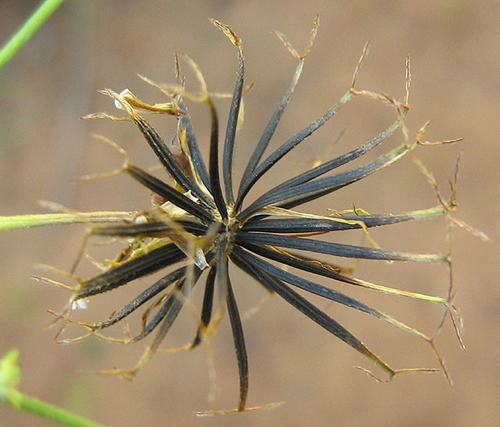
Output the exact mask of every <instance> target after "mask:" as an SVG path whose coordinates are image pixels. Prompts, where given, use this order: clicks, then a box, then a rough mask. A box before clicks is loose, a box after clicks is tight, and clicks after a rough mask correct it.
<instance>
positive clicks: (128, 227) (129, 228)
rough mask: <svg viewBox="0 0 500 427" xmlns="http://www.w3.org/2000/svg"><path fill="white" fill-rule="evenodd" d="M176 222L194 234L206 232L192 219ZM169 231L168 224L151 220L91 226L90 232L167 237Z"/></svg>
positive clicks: (204, 227) (100, 234) (204, 228)
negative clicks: (141, 222)
mask: <svg viewBox="0 0 500 427" xmlns="http://www.w3.org/2000/svg"><path fill="white" fill-rule="evenodd" d="M176 223H177V224H179V225H180V226H181V227H182V228H184V230H186V231H188V232H190V233H192V234H194V235H195V236H201V235H203V234H205V233H206V232H207V227H206V226H205V225H203V224H199V223H196V222H192V221H176ZM169 231H172V227H171V225H170V224H167V223H165V222H162V221H153V222H147V223H145V224H135V223H130V224H121V225H103V226H92V228H91V230H90V234H92V235H97V236H113V237H141V236H144V237H167V236H168V233H169Z"/></svg>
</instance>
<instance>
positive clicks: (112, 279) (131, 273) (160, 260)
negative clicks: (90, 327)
mask: <svg viewBox="0 0 500 427" xmlns="http://www.w3.org/2000/svg"><path fill="white" fill-rule="evenodd" d="M185 258H186V255H185V254H184V253H183V252H182V251H181V250H180V249H179V248H178V247H177V246H176V245H175V244H174V243H169V244H166V245H164V246H161V247H159V248H156V249H153V250H151V251H149V252H148V253H147V254H144V255H142V256H141V257H138V258H133V259H131V260H130V261H127V262H125V263H123V264H120V265H119V266H118V267H114V268H111V269H110V270H108V271H105V272H104V273H102V274H99V275H98V276H96V277H93V278H92V279H89V280H85V281H83V282H82V283H81V284H80V289H79V291H78V292H77V299H80V298H86V297H89V296H92V295H96V294H100V293H103V292H107V291H110V290H112V289H115V288H117V287H119V286H121V285H124V284H126V283H128V282H131V281H133V280H135V279H138V278H139V277H143V276H147V275H148V274H151V273H154V272H155V271H158V270H160V269H162V268H165V267H167V266H169V265H172V264H175V263H177V262H179V261H182V260H183V259H185Z"/></svg>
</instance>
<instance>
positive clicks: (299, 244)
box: [235, 232, 442, 262]
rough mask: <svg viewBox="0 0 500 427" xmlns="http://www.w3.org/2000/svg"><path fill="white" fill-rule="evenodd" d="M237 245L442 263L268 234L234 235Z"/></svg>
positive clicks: (427, 257) (438, 258)
mask: <svg viewBox="0 0 500 427" xmlns="http://www.w3.org/2000/svg"><path fill="white" fill-rule="evenodd" d="M235 241H236V242H237V243H240V242H241V243H242V244H243V243H254V244H257V245H268V246H277V247H282V248H290V249H297V250H304V251H310V252H316V253H321V254H324V255H333V256H338V257H343V258H362V259H378V260H386V261H412V260H413V261H415V260H416V258H418V260H420V261H431V262H437V261H442V257H441V256H436V255H434V254H409V253H404V252H395V251H390V250H385V249H379V248H369V247H366V246H355V245H345V244H342V243H332V242H324V241H321V240H314V239H306V238H303V237H294V236H284V235H276V234H269V233H242V232H238V233H237V234H236V238H235Z"/></svg>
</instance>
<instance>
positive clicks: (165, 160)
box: [133, 116, 212, 207]
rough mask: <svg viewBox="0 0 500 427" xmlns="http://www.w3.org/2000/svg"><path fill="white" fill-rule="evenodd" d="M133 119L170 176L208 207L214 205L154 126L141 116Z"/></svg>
mask: <svg viewBox="0 0 500 427" xmlns="http://www.w3.org/2000/svg"><path fill="white" fill-rule="evenodd" d="M133 120H134V123H135V124H136V125H137V127H138V128H139V129H140V131H141V132H142V134H143V135H144V137H145V138H146V140H147V141H148V143H149V146H150V147H151V148H152V150H153V151H154V152H155V154H156V157H158V159H159V160H160V162H161V163H162V165H163V166H164V167H165V169H166V170H167V172H168V173H169V174H170V176H172V178H173V179H175V181H176V182H177V183H178V184H179V185H180V186H181V187H182V188H183V189H184V191H191V192H192V193H193V194H194V195H195V196H196V197H197V198H199V199H200V201H202V202H203V203H204V204H205V205H206V206H207V207H210V206H212V204H211V202H210V201H209V200H208V199H207V196H206V195H205V194H204V193H203V191H201V189H200V187H198V185H196V183H195V182H194V181H193V180H192V179H191V177H190V176H189V175H188V174H187V172H186V171H185V170H184V168H183V167H182V165H181V164H180V163H179V161H178V160H177V159H176V158H175V156H174V155H173V153H172V152H171V151H170V149H169V148H168V147H167V144H165V142H164V141H163V140H162V139H161V137H160V135H158V133H156V131H155V130H154V129H153V127H151V126H150V125H149V123H148V122H146V120H144V119H143V118H142V117H141V116H134V117H133Z"/></svg>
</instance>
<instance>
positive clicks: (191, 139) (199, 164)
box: [179, 99, 210, 191]
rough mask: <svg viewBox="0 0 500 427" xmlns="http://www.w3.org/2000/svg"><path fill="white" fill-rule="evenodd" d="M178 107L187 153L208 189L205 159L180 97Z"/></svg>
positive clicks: (208, 179) (208, 181) (186, 109)
mask: <svg viewBox="0 0 500 427" xmlns="http://www.w3.org/2000/svg"><path fill="white" fill-rule="evenodd" d="M179 108H180V109H181V111H182V112H183V113H184V114H183V115H181V116H180V117H179V120H180V121H181V126H182V127H183V128H184V129H185V130H186V137H187V144H188V148H189V154H190V155H191V159H192V160H193V164H194V167H195V168H196V171H197V172H198V175H199V176H200V179H201V181H202V182H203V184H204V185H205V187H206V188H207V189H208V191H210V178H209V176H208V172H207V167H206V165H205V161H204V160H203V156H202V155H201V152H200V147H199V145H198V142H197V140H196V136H195V133H194V130H193V124H192V122H191V116H190V115H189V111H188V108H187V107H186V105H185V104H184V101H182V99H181V100H180V101H179Z"/></svg>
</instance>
